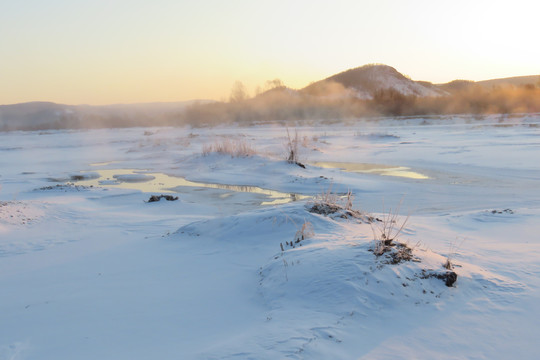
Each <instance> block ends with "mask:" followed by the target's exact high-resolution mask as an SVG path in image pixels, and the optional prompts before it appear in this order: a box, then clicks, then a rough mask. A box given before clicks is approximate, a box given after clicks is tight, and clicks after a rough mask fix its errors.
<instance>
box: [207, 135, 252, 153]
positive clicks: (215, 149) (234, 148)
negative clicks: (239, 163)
mask: <svg viewBox="0 0 540 360" xmlns="http://www.w3.org/2000/svg"><path fill="white" fill-rule="evenodd" d="M202 153H203V155H204V156H207V155H209V154H211V153H218V154H226V155H230V156H231V157H248V156H253V155H255V154H256V153H257V152H256V151H255V149H253V147H251V145H250V144H249V143H247V142H245V141H243V140H231V139H222V140H221V141H220V142H215V143H213V144H210V145H204V146H203V150H202Z"/></svg>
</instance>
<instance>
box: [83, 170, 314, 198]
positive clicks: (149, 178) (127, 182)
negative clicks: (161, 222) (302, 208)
mask: <svg viewBox="0 0 540 360" xmlns="http://www.w3.org/2000/svg"><path fill="white" fill-rule="evenodd" d="M92 173H97V174H98V175H99V177H95V178H91V179H84V172H82V173H81V174H82V175H81V177H82V178H83V179H78V180H76V181H75V182H74V184H75V185H82V186H94V187H97V186H104V187H114V188H120V189H131V190H140V191H142V192H148V193H156V192H159V193H178V192H180V189H181V188H185V187H190V188H207V189H218V190H224V191H229V192H243V193H253V194H258V195H263V196H264V197H265V198H266V200H265V201H262V202H261V205H277V204H286V203H289V202H292V201H298V200H302V199H306V198H308V196H305V195H299V194H289V193H282V192H279V191H275V190H268V189H263V188H260V187H257V186H242V185H227V184H211V183H203V182H194V181H189V180H186V179H184V178H181V177H176V176H169V175H166V174H163V173H149V172H146V171H145V170H137V169H108V170H93V171H92ZM230 195H231V193H227V192H225V193H223V194H221V195H220V196H219V197H220V198H223V199H224V198H227V197H229V196H230Z"/></svg>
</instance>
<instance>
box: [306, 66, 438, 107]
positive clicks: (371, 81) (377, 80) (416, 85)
mask: <svg viewBox="0 0 540 360" xmlns="http://www.w3.org/2000/svg"><path fill="white" fill-rule="evenodd" d="M388 89H391V90H394V91H397V92H399V93H400V94H403V95H416V96H440V95H443V94H446V92H444V91H443V90H441V89H438V88H437V87H435V86H434V85H432V84H430V83H428V82H424V81H414V80H411V79H409V78H407V77H405V76H404V75H403V74H401V73H400V72H398V71H397V70H396V69H394V68H393V67H391V66H388V65H365V66H362V67H358V68H355V69H349V70H347V71H344V72H342V73H339V74H336V75H333V76H331V77H329V78H326V79H324V80H321V81H318V82H316V83H313V84H311V85H309V86H308V87H306V88H304V89H303V90H302V91H303V92H306V93H308V94H314V95H331V94H335V93H336V92H338V91H342V93H343V94H346V95H349V96H351V95H352V96H356V97H358V98H362V99H371V98H373V96H374V95H375V93H376V92H377V91H381V90H388Z"/></svg>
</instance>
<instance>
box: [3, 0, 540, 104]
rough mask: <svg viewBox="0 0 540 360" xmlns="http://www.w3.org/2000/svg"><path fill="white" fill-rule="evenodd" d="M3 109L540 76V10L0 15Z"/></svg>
mask: <svg viewBox="0 0 540 360" xmlns="http://www.w3.org/2000/svg"><path fill="white" fill-rule="evenodd" d="M0 9H1V10H0V65H1V70H0V84H1V86H0V105H3V104H13V103H20V102H27V101H52V102H56V103H63V104H113V103H136V102H168V101H184V100H191V99H216V100H220V99H227V98H228V96H229V93H230V90H231V87H232V85H233V83H234V82H235V81H241V82H243V83H244V84H245V85H246V88H247V89H248V91H249V93H250V94H251V95H253V94H254V92H255V89H256V87H257V86H263V85H264V83H265V81H266V80H269V79H275V78H279V79H281V80H282V81H283V83H284V84H285V85H287V86H289V87H291V88H302V87H305V86H307V85H308V84H309V83H310V82H312V81H317V80H321V79H323V78H326V77H328V76H331V75H333V74H336V73H338V72H341V71H344V70H347V69H349V68H354V67H358V66H362V65H364V64H368V63H383V64H387V65H390V66H392V67H394V68H396V70H398V71H399V72H401V73H403V74H405V75H408V76H410V77H411V78H412V79H414V80H425V81H430V82H433V83H444V82H448V81H451V80H454V79H468V80H485V79H494V78H503V77H511V76H523V75H538V74H540V48H539V47H538V46H537V44H536V37H537V36H536V35H537V34H538V29H537V21H538V13H539V10H540V5H538V4H537V3H535V2H530V1H523V0H517V1H513V2H510V3H509V2H503V1H462V0H458V1H454V2H451V3H447V2H444V3H443V2H435V1H428V0H416V1H408V2H404V1H391V0H384V1H377V2H367V1H353V0H342V1H339V0H338V1H335V2H332V3H330V2H326V1H324V2H323V1H305V0H301V1H294V2H290V1H258V2H254V1H245V0H238V1H230V2H225V1H217V0H207V1H199V2H193V1H190V2H188V1H173V0H157V1H154V2H143V1H127V0H117V1H101V0H98V1H92V2H88V1H82V0H72V1H67V0H51V1H43V0H29V1H24V2H22V1H20V2H9V3H7V4H6V3H4V4H2V5H1V7H0Z"/></svg>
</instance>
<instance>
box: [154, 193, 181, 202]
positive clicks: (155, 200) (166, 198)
mask: <svg viewBox="0 0 540 360" xmlns="http://www.w3.org/2000/svg"><path fill="white" fill-rule="evenodd" d="M161 199H165V200H167V201H175V200H178V196H172V195H163V194H162V195H152V196H150V199H148V201H147V202H149V203H150V202H157V201H160V200H161Z"/></svg>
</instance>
